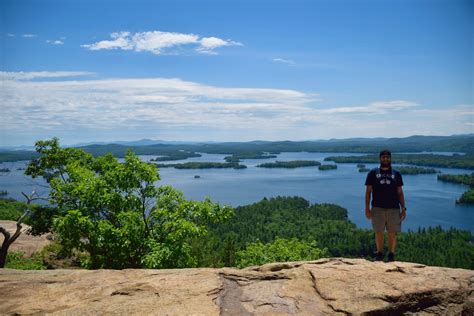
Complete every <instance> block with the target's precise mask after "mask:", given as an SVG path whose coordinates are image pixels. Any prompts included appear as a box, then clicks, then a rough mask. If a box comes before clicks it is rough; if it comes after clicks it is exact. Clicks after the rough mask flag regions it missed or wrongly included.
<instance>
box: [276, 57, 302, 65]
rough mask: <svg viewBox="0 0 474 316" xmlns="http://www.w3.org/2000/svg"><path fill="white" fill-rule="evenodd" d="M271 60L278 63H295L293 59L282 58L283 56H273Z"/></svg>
mask: <svg viewBox="0 0 474 316" xmlns="http://www.w3.org/2000/svg"><path fill="white" fill-rule="evenodd" d="M272 61H274V62H276V63H280V64H286V65H289V66H294V65H296V63H295V62H294V61H293V60H290V59H283V58H273V59H272Z"/></svg>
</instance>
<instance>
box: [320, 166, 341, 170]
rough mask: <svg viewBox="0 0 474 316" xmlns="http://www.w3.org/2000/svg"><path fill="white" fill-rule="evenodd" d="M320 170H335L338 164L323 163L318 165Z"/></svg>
mask: <svg viewBox="0 0 474 316" xmlns="http://www.w3.org/2000/svg"><path fill="white" fill-rule="evenodd" d="M318 169H319V170H321V171H325V170H335V169H337V165H321V166H319V167H318Z"/></svg>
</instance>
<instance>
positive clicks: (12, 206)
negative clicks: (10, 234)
mask: <svg viewBox="0 0 474 316" xmlns="http://www.w3.org/2000/svg"><path fill="white" fill-rule="evenodd" d="M25 208H26V203H24V202H17V201H15V200H12V199H0V220H7V221H16V220H18V218H20V216H21V215H22V214H23V212H24V211H25Z"/></svg>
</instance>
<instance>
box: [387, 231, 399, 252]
mask: <svg viewBox="0 0 474 316" xmlns="http://www.w3.org/2000/svg"><path fill="white" fill-rule="evenodd" d="M396 245H397V232H388V251H389V252H391V253H395V246H396Z"/></svg>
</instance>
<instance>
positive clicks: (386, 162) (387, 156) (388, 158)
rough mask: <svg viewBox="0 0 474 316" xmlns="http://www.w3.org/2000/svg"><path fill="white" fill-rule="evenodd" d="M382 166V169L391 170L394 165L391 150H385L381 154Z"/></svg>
mask: <svg viewBox="0 0 474 316" xmlns="http://www.w3.org/2000/svg"><path fill="white" fill-rule="evenodd" d="M379 158H380V166H381V167H382V168H390V166H391V164H392V153H391V152H390V150H387V149H384V150H382V151H381V152H380V154H379Z"/></svg>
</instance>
